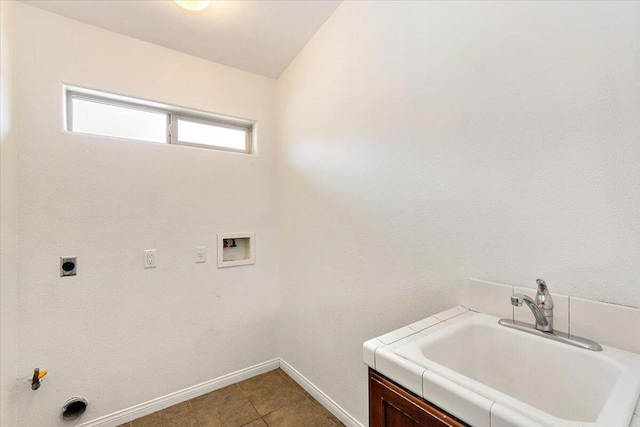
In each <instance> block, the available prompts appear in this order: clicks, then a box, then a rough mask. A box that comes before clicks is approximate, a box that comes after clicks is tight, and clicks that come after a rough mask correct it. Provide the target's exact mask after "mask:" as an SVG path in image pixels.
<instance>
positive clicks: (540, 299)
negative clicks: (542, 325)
mask: <svg viewBox="0 0 640 427" xmlns="http://www.w3.org/2000/svg"><path fill="white" fill-rule="evenodd" d="M536 283H537V284H538V292H536V304H537V305H538V307H540V308H544V309H547V310H551V309H553V298H551V293H550V292H549V288H548V287H547V283H546V282H545V281H544V280H543V279H538V280H536Z"/></svg>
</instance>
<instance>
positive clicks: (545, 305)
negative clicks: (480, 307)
mask: <svg viewBox="0 0 640 427" xmlns="http://www.w3.org/2000/svg"><path fill="white" fill-rule="evenodd" d="M536 283H537V284H538V292H536V298H535V300H534V299H533V298H531V297H528V296H527V295H522V294H515V295H512V296H511V304H513V305H515V306H516V307H520V306H521V305H522V304H523V303H524V304H527V307H529V308H530V309H531V311H532V312H533V315H534V316H535V318H536V324H535V325H531V324H530V323H524V322H519V321H517V320H514V319H500V320H499V321H498V323H499V324H500V325H502V326H506V327H507V328H512V329H516V330H518V331H522V332H526V333H528V334H533V335H537V336H539V337H542V338H547V339H550V340H553V341H558V342H561V343H565V344H569V345H573V346H576V347H580V348H584V349H587V350H592V351H602V347H601V346H600V344H598V343H597V342H595V341H591V340H589V339H586V338H582V337H578V336H576V335H569V334H567V333H564V332H558V331H554V330H553V299H551V294H550V293H549V289H548V288H547V284H546V283H545V282H544V280H542V279H538V280H536Z"/></svg>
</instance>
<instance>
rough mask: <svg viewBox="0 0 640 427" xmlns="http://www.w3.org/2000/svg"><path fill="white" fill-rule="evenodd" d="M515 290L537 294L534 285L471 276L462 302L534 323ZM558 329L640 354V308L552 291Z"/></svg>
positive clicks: (495, 313) (470, 307)
mask: <svg viewBox="0 0 640 427" xmlns="http://www.w3.org/2000/svg"><path fill="white" fill-rule="evenodd" d="M514 293H516V294H518V293H520V294H525V295H529V296H531V297H532V298H533V297H534V296H535V293H536V290H535V289H534V288H523V287H519V286H513V285H505V284H502V283H496V282H489V281H486V280H479V279H470V280H469V281H468V283H467V284H466V285H465V287H464V289H462V292H461V294H460V305H462V306H464V307H467V308H469V309H470V310H474V311H479V312H481V313H486V314H490V315H492V316H497V317H506V318H510V319H514V320H519V321H521V322H528V323H533V322H534V318H533V314H532V313H531V310H529V309H528V308H527V307H525V306H522V307H514V306H512V305H511V300H510V297H511V295H513V294H514ZM551 296H552V298H553V303H554V309H553V322H554V328H555V329H556V330H558V331H561V332H567V333H569V334H573V335H577V336H581V337H584V338H588V339H591V340H594V341H596V342H598V343H600V344H603V345H608V346H612V347H617V348H619V349H622V350H626V351H631V352H634V353H640V309H637V308H632V307H625V306H621V305H615V304H607V303H603V302H598V301H591V300H586V299H583V298H578V297H572V296H567V295H560V294H556V293H553V292H552V293H551Z"/></svg>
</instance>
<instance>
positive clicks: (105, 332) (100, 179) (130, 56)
mask: <svg viewBox="0 0 640 427" xmlns="http://www.w3.org/2000/svg"><path fill="white" fill-rule="evenodd" d="M16 19H17V22H18V23H19V25H18V27H17V33H16V41H17V46H16V52H17V64H16V66H17V68H16V75H17V93H18V94H19V99H18V100H17V105H18V113H19V117H20V120H19V132H20V147H19V167H18V169H19V187H20V198H19V220H18V221H19V256H20V259H19V285H20V291H19V307H20V310H19V322H20V330H19V334H20V343H19V375H20V376H21V377H28V376H29V375H30V373H31V372H32V370H33V368H34V367H36V366H38V367H40V368H44V369H48V370H49V375H48V376H47V378H46V379H45V381H44V383H43V385H42V387H41V388H40V389H39V390H38V391H37V392H33V391H31V390H30V388H29V386H28V384H27V382H26V380H25V381H24V382H23V383H22V384H21V385H20V389H19V405H18V411H19V412H18V413H19V425H20V426H45V425H46V426H55V425H62V421H61V420H60V418H59V408H60V407H61V406H62V404H63V403H64V401H65V400H66V399H67V398H69V397H72V396H75V395H80V396H83V397H85V398H86V399H88V400H89V409H88V410H87V413H86V414H85V416H84V417H83V421H87V420H91V419H94V418H96V417H99V416H102V415H105V414H110V413H113V412H115V411H118V410H121V409H124V408H127V407H129V406H132V405H134V404H138V403H141V402H146V401H148V400H150V399H153V398H156V397H159V396H163V395H165V394H167V393H171V392H175V391H177V390H180V389H183V388H185V387H188V386H192V385H195V384H198V383H200V382H203V381H206V380H209V379H212V378H216V377H218V376H221V375H223V374H227V373H230V372H233V371H235V370H238V369H242V368H245V367H248V366H251V365H254V364H257V363H260V362H263V361H266V360H269V359H272V358H275V357H277V356H278V342H277V340H278V335H277V327H278V324H277V310H278V281H277V280H278V277H277V274H278V271H277V248H276V237H277V236H276V204H275V202H276V197H275V194H276V193H275V186H276V172H277V171H276V149H275V116H274V114H275V81H274V80H272V79H268V78H264V77H260V76H256V75H252V74H249V73H246V72H241V71H238V70H235V69H232V68H229V67H225V66H221V65H217V64H213V63H211V62H208V61H205V60H201V59H197V58H194V57H190V56H187V55H184V54H180V53H178V52H175V51H171V50H168V49H166V48H162V47H159V46H155V45H152V44H148V43H145V42H141V41H138V40H135V39H132V38H128V37H125V36H121V35H117V34H114V33H110V32H107V31H105V30H102V29H98V28H96V27H91V26H88V25H85V24H81V23H79V22H76V21H73V20H70V19H67V18H63V17H60V16H57V15H53V14H51V13H48V12H45V11H42V10H40V9H36V8H33V7H31V6H27V5H24V4H18V5H17V17H16ZM63 82H64V83H69V84H74V85H78V86H83V87H90V88H96V89H101V90H104V91H109V92H115V93H121V94H126V95H129V96H134V97H141V98H145V99H150V100H154V101H160V102H165V103H170V104H175V105H180V106H185V107H190V108H195V109H200V110H205V111H212V112H216V113H222V114H227V115H231V116H236V117H242V118H249V119H255V120H257V121H258V139H259V140H258V145H259V146H258V152H259V154H258V156H246V155H238V154H232V153H224V152H219V151H214V150H205V149H198V148H190V147H181V146H166V145H157V144H152V143H143V142H131V141H127V140H118V139H109V138H101V137H93V136H83V135H79V134H70V133H67V132H65V131H64V130H63V109H62V107H63V99H62V83H63ZM238 231H240V232H244V231H250V232H253V231H255V232H256V238H257V262H256V264H255V265H252V266H244V267H235V268H226V269H220V270H219V269H218V268H217V267H216V262H215V260H216V250H215V243H216V234H217V233H221V232H238ZM200 245H206V246H207V247H208V249H209V251H208V262H207V263H206V264H195V263H194V260H195V258H194V256H195V255H194V248H195V246H200ZM150 248H155V249H157V264H158V267H157V268H156V269H151V270H144V269H143V268H142V251H143V250H144V249H150ZM3 249H4V248H3ZM62 255H77V256H78V275H77V276H76V277H71V278H60V277H59V260H58V257H59V256H62ZM65 425H66V424H65ZM3 426H4V424H3Z"/></svg>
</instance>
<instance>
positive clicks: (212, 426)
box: [193, 407, 222, 427]
mask: <svg viewBox="0 0 640 427" xmlns="http://www.w3.org/2000/svg"><path fill="white" fill-rule="evenodd" d="M193 413H194V415H195V417H196V419H197V420H198V426H199V427H222V421H220V417H219V416H218V412H217V411H216V410H214V409H211V408H207V407H200V408H198V409H194V411H193Z"/></svg>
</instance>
